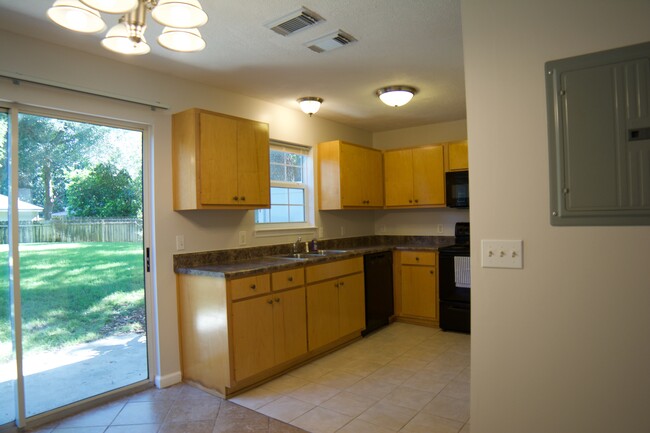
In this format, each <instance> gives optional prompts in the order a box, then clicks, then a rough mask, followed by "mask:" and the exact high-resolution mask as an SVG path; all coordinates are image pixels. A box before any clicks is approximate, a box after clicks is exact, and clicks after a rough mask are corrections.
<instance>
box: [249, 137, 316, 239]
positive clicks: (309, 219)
mask: <svg viewBox="0 0 650 433" xmlns="http://www.w3.org/2000/svg"><path fill="white" fill-rule="evenodd" d="M269 148H270V149H274V150H280V151H285V152H294V153H302V154H303V155H304V156H305V161H304V182H303V183H302V184H295V183H287V182H277V181H276V182H273V181H271V186H272V187H273V186H278V187H280V188H287V187H288V188H303V189H304V191H305V222H300V223H255V232H254V233H255V237H272V236H280V235H289V234H296V235H301V234H305V235H310V236H311V235H313V234H314V233H315V232H317V231H318V227H316V225H315V203H314V197H315V192H314V187H315V182H314V158H313V157H312V150H313V148H311V147H309V146H303V145H297V144H292V143H284V142H280V141H276V140H271V143H270V144H269Z"/></svg>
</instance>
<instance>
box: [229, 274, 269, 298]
mask: <svg viewBox="0 0 650 433" xmlns="http://www.w3.org/2000/svg"><path fill="white" fill-rule="evenodd" d="M228 286H229V287H230V296H231V299H232V300H233V301H236V300H237V299H243V298H248V297H250V296H255V295H260V294H263V293H268V292H270V291H271V280H270V278H269V274H263V275H256V276H253V277H245V278H238V279H236V280H230V281H228Z"/></svg>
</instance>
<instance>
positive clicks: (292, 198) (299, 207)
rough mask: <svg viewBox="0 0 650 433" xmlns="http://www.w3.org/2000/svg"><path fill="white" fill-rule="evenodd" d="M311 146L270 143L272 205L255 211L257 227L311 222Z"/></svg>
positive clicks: (298, 224)
mask: <svg viewBox="0 0 650 433" xmlns="http://www.w3.org/2000/svg"><path fill="white" fill-rule="evenodd" d="M309 151H310V149H309V148H308V147H304V146H297V145H288V144H284V143H271V149H270V162H271V170H270V173H271V208H270V209H258V210H256V211H255V223H256V224H259V226H258V229H259V228H262V226H264V228H262V230H264V229H291V228H305V227H310V226H312V225H313V224H312V221H313V213H314V212H313V204H312V203H313V200H312V199H311V196H312V194H310V191H311V189H312V188H311V185H312V184H313V175H312V170H311V158H310V155H309Z"/></svg>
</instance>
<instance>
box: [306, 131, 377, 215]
mask: <svg viewBox="0 0 650 433" xmlns="http://www.w3.org/2000/svg"><path fill="white" fill-rule="evenodd" d="M318 166H319V170H318V180H319V182H318V187H319V190H318V191H319V208H320V210H333V209H355V208H357V209H358V208H381V207H383V205H384V188H383V187H384V184H383V176H382V154H381V152H380V151H378V150H376V149H371V148H368V147H363V146H358V145H355V144H350V143H346V142H343V141H340V140H335V141H327V142H325V143H320V144H319V145H318Z"/></svg>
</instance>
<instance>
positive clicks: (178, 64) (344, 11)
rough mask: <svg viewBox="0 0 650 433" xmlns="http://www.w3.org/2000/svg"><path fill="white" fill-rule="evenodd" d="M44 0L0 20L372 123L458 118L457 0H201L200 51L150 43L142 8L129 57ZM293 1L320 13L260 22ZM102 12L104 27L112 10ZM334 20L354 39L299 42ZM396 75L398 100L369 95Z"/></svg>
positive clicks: (461, 109)
mask: <svg viewBox="0 0 650 433" xmlns="http://www.w3.org/2000/svg"><path fill="white" fill-rule="evenodd" d="M53 1H54V0H0V29H5V30H8V31H11V32H14V33H19V34H26V35H29V36H30V37H35V38H39V39H43V40H46V41H49V42H52V43H56V44H60V45H65V46H71V47H74V48H76V49H79V50H82V51H86V52H89V53H92V54H97V55H101V56H105V57H109V58H114V59H116V60H118V61H125V62H128V63H131V64H135V65H138V66H142V67H144V68H149V69H156V70H161V71H163V72H165V73H168V74H172V75H175V76H179V77H183V78H188V79H191V80H195V81H199V82H202V83H206V84H210V85H212V86H215V87H217V88H221V89H225V90H230V91H232V92H236V93H240V94H243V95H248V96H252V97H256V98H259V99H262V100H266V101H269V102H272V103H276V104H279V105H283V106H286V107H290V108H294V109H298V108H297V103H296V99H297V98H299V97H301V96H320V97H321V98H323V99H324V100H325V101H324V103H323V105H322V107H321V111H320V112H319V113H318V114H316V116H320V117H323V118H326V119H330V120H333V121H336V122H340V123H343V124H346V125H350V126H353V127H357V128H361V129H364V130H367V131H372V132H379V131H385V130H392V129H398V128H406V127H413V126H419V125H425V124H430V123H438V122H446V121H452V120H459V119H464V118H465V117H466V114H465V81H464V71H463V45H462V35H461V22H460V2H459V1H458V0H303V1H294V0H201V4H202V6H203V9H204V10H205V11H206V12H207V14H208V17H209V20H208V23H207V24H206V25H205V26H203V27H201V29H200V31H201V33H202V34H203V37H204V39H205V40H206V42H207V47H206V49H205V50H203V51H202V52H200V53H175V52H171V51H168V50H166V49H164V48H161V47H160V46H158V44H157V43H156V42H155V39H156V37H157V36H158V35H159V34H160V31H161V30H162V29H161V26H160V25H158V24H157V23H155V22H154V21H153V19H151V17H150V16H148V17H147V18H148V28H147V31H146V34H145V35H146V36H147V39H148V42H149V45H151V48H152V51H151V53H149V54H147V55H145V56H138V57H125V56H121V55H116V54H114V53H111V52H109V51H107V50H106V49H104V48H102V47H101V45H100V40H101V38H102V36H103V33H102V34H97V35H84V34H78V33H74V32H71V31H69V30H66V29H63V28H61V27H59V26H57V25H56V24H54V23H52V22H51V21H50V20H49V19H48V18H47V17H46V11H47V9H48V8H49V7H50V6H51V5H52V3H53ZM301 6H305V7H307V8H309V9H311V10H313V11H314V12H316V13H318V14H320V15H321V16H322V17H323V18H325V20H326V21H325V22H323V23H319V24H317V25H315V26H312V27H310V28H307V29H305V30H302V31H300V32H297V33H295V34H293V35H290V36H286V37H284V36H280V35H278V34H276V33H274V32H273V31H271V30H269V29H268V28H267V27H266V26H265V24H268V23H270V22H273V21H275V20H276V19H279V18H281V17H283V16H285V15H287V14H288V13H291V12H293V11H296V10H298V9H300V7H301ZM102 16H103V18H104V21H105V22H106V24H107V26H108V27H109V28H110V27H111V26H113V25H114V24H116V23H117V20H118V18H119V17H118V16H117V15H110V14H102ZM339 29H341V30H343V31H345V32H347V33H349V34H351V35H352V36H354V37H355V38H356V39H358V42H356V43H353V44H350V45H347V46H344V47H341V48H337V49H335V50H332V51H330V52H325V53H321V54H317V53H315V52H313V51H311V50H309V49H308V48H307V47H306V46H305V44H306V43H307V42H311V41H313V40H314V39H318V38H319V37H321V36H324V35H326V34H328V33H332V32H334V31H336V30H339ZM2 69H5V70H11V67H10V65H3V66H2ZM398 84H405V85H411V86H414V87H416V88H418V89H419V93H418V94H417V95H416V96H415V97H414V98H413V100H412V101H411V102H410V103H409V104H408V105H406V106H403V107H400V108H393V107H388V106H386V105H384V104H383V103H381V102H380V100H379V99H378V98H377V97H376V96H375V94H374V92H375V90H376V89H378V88H379V87H383V86H388V85H398Z"/></svg>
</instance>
